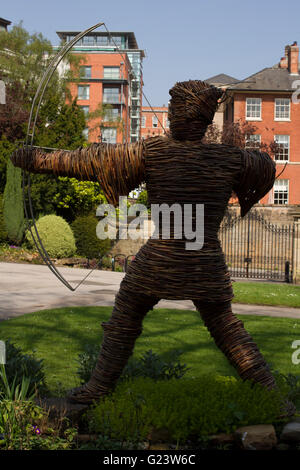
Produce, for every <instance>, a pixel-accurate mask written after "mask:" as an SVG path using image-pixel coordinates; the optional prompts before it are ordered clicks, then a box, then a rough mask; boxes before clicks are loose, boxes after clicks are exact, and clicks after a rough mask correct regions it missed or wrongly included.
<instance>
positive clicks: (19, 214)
mask: <svg viewBox="0 0 300 470" xmlns="http://www.w3.org/2000/svg"><path fill="white" fill-rule="evenodd" d="M21 175H22V172H21V169H20V168H16V167H14V165H13V164H12V163H11V161H10V160H8V162H7V168H6V185H5V190H4V195H3V217H4V224H5V229H6V231H7V235H8V238H9V240H10V241H11V242H12V243H16V244H19V243H20V242H21V241H22V238H23V235H24V229H25V221H24V209H23V192H22V176H21Z"/></svg>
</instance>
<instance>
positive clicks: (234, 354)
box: [194, 300, 276, 389]
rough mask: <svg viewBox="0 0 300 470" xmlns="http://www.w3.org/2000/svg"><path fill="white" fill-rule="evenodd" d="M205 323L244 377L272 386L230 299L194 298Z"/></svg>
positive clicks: (257, 352)
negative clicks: (204, 300)
mask: <svg viewBox="0 0 300 470" xmlns="http://www.w3.org/2000/svg"><path fill="white" fill-rule="evenodd" d="M194 305H195V307H196V308H197V310H198V311H199V312H200V315H201V317H202V319H203V321H204V324H205V326H206V327H207V328H208V330H209V332H210V334H211V336H212V337H213V339H214V340H215V343H216V345H217V346H218V347H219V348H220V349H221V351H222V352H223V353H224V354H225V356H226V357H227V358H228V360H229V362H230V363H231V364H232V366H233V367H235V369H236V370H237V372H238V374H239V376H240V377H241V378H242V379H243V380H247V379H249V380H252V381H254V382H258V383H260V384H262V385H264V386H266V387H267V388H268V389H272V388H275V386H276V383H275V379H274V377H273V376H272V374H271V372H270V370H269V367H268V365H267V364H266V362H265V360H264V358H263V356H262V354H261V353H260V352H259V349H258V347H257V345H256V344H255V342H254V341H253V339H252V338H251V336H250V335H249V334H248V333H247V331H246V330H245V328H244V325H243V323H242V322H241V321H240V320H239V319H238V318H236V316H235V315H234V313H233V312H232V309H231V302H224V303H214V302H212V303H209V302H207V303H204V302H202V301H200V300H194Z"/></svg>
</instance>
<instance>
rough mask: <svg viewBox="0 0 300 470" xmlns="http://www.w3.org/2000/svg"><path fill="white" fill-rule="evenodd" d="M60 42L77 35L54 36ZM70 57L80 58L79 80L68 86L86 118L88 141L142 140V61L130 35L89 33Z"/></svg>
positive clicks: (132, 34) (69, 33)
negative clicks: (91, 116)
mask: <svg viewBox="0 0 300 470" xmlns="http://www.w3.org/2000/svg"><path fill="white" fill-rule="evenodd" d="M57 34H58V36H59V37H60V39H61V40H62V42H65V41H70V40H71V39H73V38H74V37H75V36H76V34H78V32H70V31H63V32H58V33H57ZM72 54H77V55H78V56H79V57H80V58H81V62H80V77H79V80H78V81H77V82H76V83H71V85H70V90H71V94H72V98H77V103H78V105H79V106H81V107H82V109H83V110H84V112H85V113H86V115H87V116H88V115H89V114H90V113H94V112H95V111H96V110H98V111H99V113H98V116H97V117H95V118H93V119H91V118H90V119H88V128H87V129H86V131H85V132H86V136H87V138H88V140H89V142H99V141H103V142H108V143H121V142H135V141H137V140H139V139H140V138H141V135H140V125H141V103H142V86H143V77H142V60H143V58H144V51H142V50H140V49H139V47H138V44H137V42H136V39H135V35H134V33H132V32H111V33H110V35H109V34H108V33H107V32H92V33H90V34H88V35H86V36H85V37H84V38H83V39H81V40H80V41H79V42H77V43H76V45H75V46H74V47H73V49H72Z"/></svg>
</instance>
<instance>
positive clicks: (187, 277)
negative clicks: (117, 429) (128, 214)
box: [11, 80, 276, 404]
mask: <svg viewBox="0 0 300 470" xmlns="http://www.w3.org/2000/svg"><path fill="white" fill-rule="evenodd" d="M223 93H224V92H223V91H222V90H220V89H218V88H215V87H213V86H211V85H209V84H207V83H205V82H202V81H198V80H189V81H186V82H178V83H176V84H175V86H174V87H173V88H172V89H171V90H170V95H171V100H170V104H169V116H168V118H169V123H170V134H169V135H168V136H158V137H151V138H147V139H145V140H143V141H140V142H136V143H130V144H105V143H95V144H92V145H90V146H89V147H87V148H82V147H80V148H78V149H77V150H74V151H64V150H58V151H54V152H51V153H45V152H43V151H42V150H41V149H34V148H31V147H23V148H22V149H19V150H17V151H16V152H15V153H14V154H13V155H12V157H11V158H12V162H13V163H14V164H15V165H16V166H19V167H21V168H23V169H25V170H28V171H30V172H35V173H52V174H55V175H57V176H68V177H74V178H77V179H79V180H87V181H97V182H99V183H100V185H101V187H102V189H103V191H104V193H105V196H106V198H107V201H108V203H111V204H114V205H117V204H118V201H119V196H126V195H128V194H129V192H130V191H132V190H134V189H136V188H137V187H139V185H140V184H141V183H144V182H145V183H146V187H147V191H148V198H149V203H150V204H163V203H165V204H168V205H169V206H172V205H173V204H174V203H177V204H180V206H181V207H183V206H184V205H185V204H190V205H192V206H193V207H194V206H195V205H196V204H204V243H203V246H202V248H201V249H199V250H187V249H186V242H187V240H186V239H185V237H184V235H183V236H182V237H181V238H178V236H176V237H175V235H174V230H173V232H172V230H171V235H170V237H169V238H168V239H163V237H162V236H159V237H158V238H155V239H154V238H151V237H150V238H149V240H148V241H147V243H146V244H145V245H143V246H142V248H141V249H140V251H139V252H138V254H137V255H136V257H135V259H134V260H133V261H132V263H131V264H130V266H129V268H128V271H127V273H126V275H125V277H124V278H123V280H122V282H121V285H120V289H119V292H118V294H117V295H116V299H115V305H114V308H113V311H112V315H111V318H110V320H109V321H108V322H105V323H102V326H103V329H104V337H103V342H102V346H101V350H100V355H99V359H98V362H97V365H96V367H95V370H94V371H93V373H92V375H91V378H90V380H89V381H88V382H87V383H86V384H85V385H83V386H82V387H79V388H76V389H73V390H71V392H70V394H69V396H68V399H69V400H70V401H72V402H75V403H85V404H90V403H92V402H93V401H94V400H97V399H99V398H100V397H101V396H102V395H106V394H108V393H109V392H111V391H112V390H113V388H114V387H115V385H116V383H117V381H118V379H119V377H120V375H121V373H122V370H123V368H124V367H125V365H126V364H127V362H128V359H129V357H130V356H131V355H132V353H133V349H134V344H135V341H136V339H137V338H138V336H139V335H140V334H141V332H142V322H143V319H144V317H145V315H146V314H147V312H148V311H149V310H151V309H152V308H153V307H154V305H156V304H157V303H158V301H159V300H160V299H173V300H178V299H179V300H180V299H181V300H183V299H190V300H192V301H193V302H194V305H195V307H196V309H197V310H198V311H199V312H200V315H201V317H202V319H203V321H204V324H205V325H206V327H207V328H208V330H209V332H210V334H211V336H212V337H213V338H214V340H215V342H216V345H217V346H218V347H219V348H220V349H221V351H223V353H224V354H225V356H226V357H227V358H228V360H229V361H230V363H231V364H232V365H233V366H234V367H235V368H236V370H237V373H238V374H239V376H240V377H241V378H242V379H243V380H252V381H254V382H256V383H260V384H262V385H263V386H266V387H267V388H268V389H272V388H274V387H275V386H276V384H275V380H274V377H273V376H272V374H271V372H270V370H269V368H268V365H267V364H266V362H265V360H264V358H263V356H262V354H261V353H260V351H259V350H258V347H257V346H256V344H255V343H254V341H253V339H252V338H251V336H250V335H249V334H248V332H247V331H246V330H245V328H244V326H243V323H242V322H241V321H240V320H238V319H237V318H236V317H235V315H234V314H233V312H232V309H231V300H232V298H233V290H232V284H231V280H230V276H229V272H228V269H227V266H226V263H225V258H224V254H223V252H222V249H221V246H220V241H219V239H218V230H219V227H220V224H221V221H222V219H223V216H224V214H225V210H226V208H227V205H228V201H229V199H230V197H231V195H232V192H233V191H234V192H235V194H236V195H237V197H238V199H239V203H240V206H241V216H242V217H243V216H245V215H246V214H247V212H248V211H249V210H250V209H251V207H252V206H253V205H254V204H255V203H257V202H258V201H259V200H260V199H261V198H262V197H263V196H264V195H265V194H266V193H267V192H268V191H270V189H271V188H272V186H273V184H274V180H275V163H274V162H273V160H272V159H271V158H270V157H269V155H268V154H267V153H264V152H259V151H247V150H241V149H239V148H236V147H232V146H229V145H223V144H218V143H215V144H204V143H202V138H203V137H204V134H205V132H206V129H207V126H208V125H209V124H211V123H212V121H213V117H214V114H215V112H216V110H217V107H218V103H219V101H220V99H221V97H222V95H223ZM193 217H194V215H193V216H192V218H193Z"/></svg>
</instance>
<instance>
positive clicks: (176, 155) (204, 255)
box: [127, 137, 241, 301]
mask: <svg viewBox="0 0 300 470" xmlns="http://www.w3.org/2000/svg"><path fill="white" fill-rule="evenodd" d="M144 156H145V167H146V184H147V191H148V199H149V203H150V204H151V205H153V204H159V205H161V204H164V203H165V204H167V205H168V206H169V207H170V206H172V205H174V204H176V205H179V206H180V208H181V209H182V214H183V219H182V220H183V223H182V233H183V237H181V239H177V238H176V236H174V234H173V236H172V233H173V232H172V224H171V238H170V239H162V238H163V235H162V230H161V229H162V227H160V235H159V238H160V239H153V238H150V239H149V240H148V242H147V243H146V244H145V245H144V246H143V247H142V249H141V250H140V252H139V253H138V255H137V257H136V260H135V262H134V263H132V265H131V267H130V270H129V279H128V281H127V282H132V288H135V289H139V288H142V289H143V292H145V291H148V292H149V294H150V293H152V294H155V295H157V296H158V297H161V298H169V299H187V298H189V299H192V298H195V299H197V298H198V299H199V298H201V299H204V298H206V300H212V299H208V298H207V296H208V297H209V296H210V293H211V294H213V295H214V298H215V299H216V298H217V299H219V300H224V301H225V300H229V299H231V298H232V288H231V283H230V278H229V273H228V270H227V267H226V264H225V260H224V256H223V253H222V250H221V247H220V242H219V239H218V230H219V226H220V223H221V221H222V219H223V216H224V213H225V210H226V207H227V204H228V201H229V198H230V196H231V194H232V189H233V187H234V185H235V184H236V183H237V181H238V178H239V174H240V171H241V154H240V151H239V150H238V149H233V148H231V147H229V146H222V145H204V144H201V143H199V142H178V141H173V140H171V139H167V138H163V137H157V138H152V139H147V141H146V142H145V155H144ZM185 204H187V205H191V204H192V205H193V214H194V216H195V217H196V214H197V212H196V205H197V204H203V205H204V245H203V246H202V248H201V249H200V250H195V249H192V250H187V249H186V246H187V245H186V242H187V241H189V240H187V239H186V238H185V237H184V212H185V209H186V207H187V206H185ZM152 207H153V206H152ZM198 214H199V213H198ZM172 220H173V219H172ZM193 228H194V229H195V228H196V225H194V227H193ZM141 271H143V272H145V281H144V282H143V283H141V282H140V274H141ZM134 286H135V287H134ZM139 286H140V287H139Z"/></svg>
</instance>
